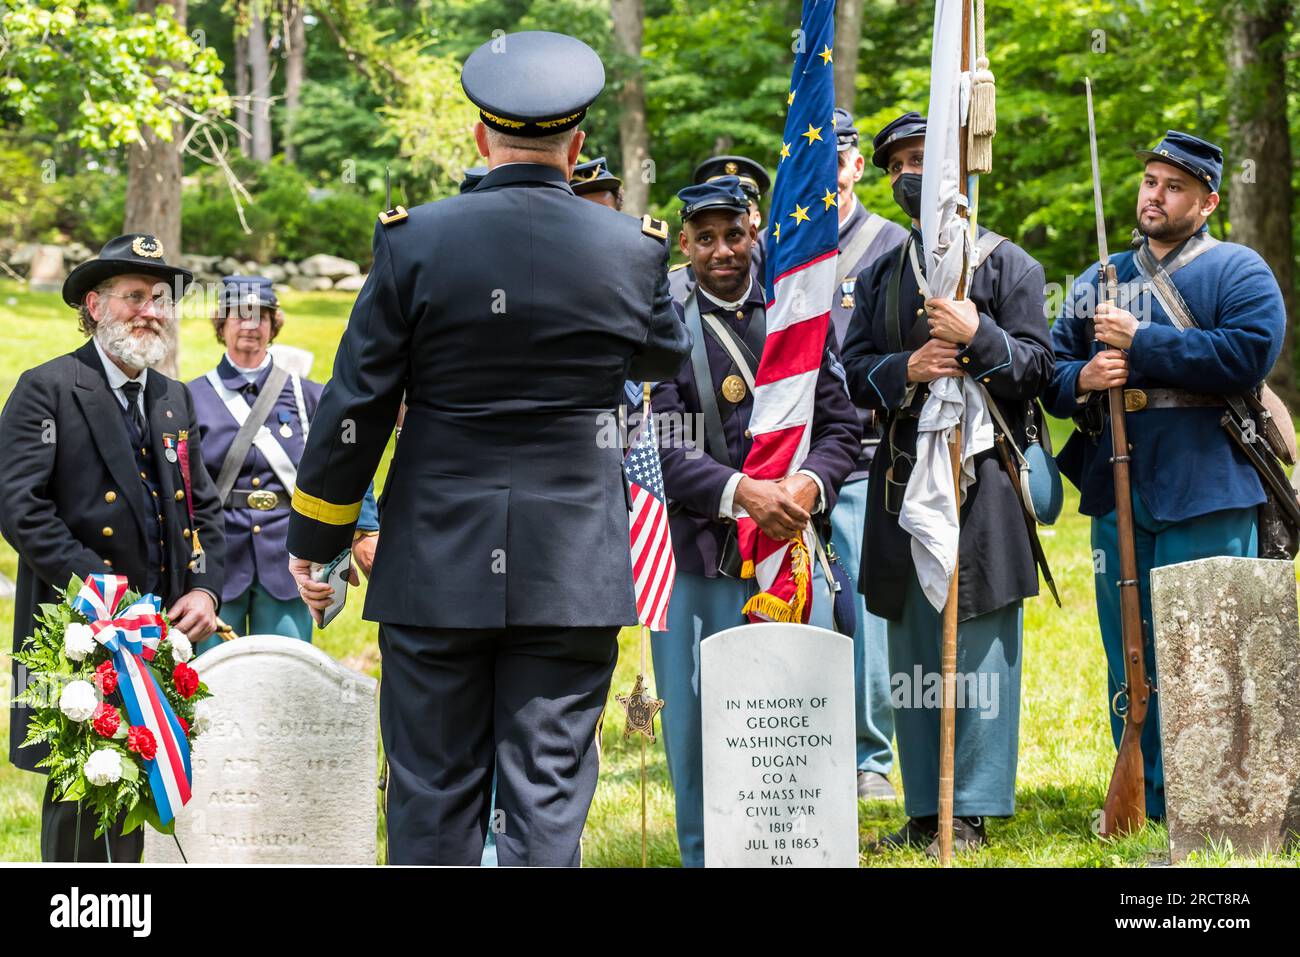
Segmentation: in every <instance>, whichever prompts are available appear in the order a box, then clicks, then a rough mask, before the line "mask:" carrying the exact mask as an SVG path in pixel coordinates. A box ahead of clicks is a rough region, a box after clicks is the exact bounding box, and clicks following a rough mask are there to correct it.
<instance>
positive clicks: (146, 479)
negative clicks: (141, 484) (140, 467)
mask: <svg viewBox="0 0 1300 957" xmlns="http://www.w3.org/2000/svg"><path fill="white" fill-rule="evenodd" d="M140 478H142V479H144V480H145V481H146V482H147V481H148V480H149V476H147V475H145V474H144V473H143V472H141V473H140Z"/></svg>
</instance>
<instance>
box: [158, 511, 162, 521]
mask: <svg viewBox="0 0 1300 957" xmlns="http://www.w3.org/2000/svg"><path fill="white" fill-rule="evenodd" d="M162 520H163V517H162V512H159V513H158V521H160V522H161V521H162Z"/></svg>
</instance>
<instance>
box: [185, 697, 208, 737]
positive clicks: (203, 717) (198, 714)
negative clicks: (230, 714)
mask: <svg viewBox="0 0 1300 957" xmlns="http://www.w3.org/2000/svg"><path fill="white" fill-rule="evenodd" d="M210 727H212V715H211V713H210V712H209V710H208V703H207V702H206V701H200V702H198V703H197V704H196V705H194V724H193V725H192V726H191V727H190V731H191V732H192V733H194V734H202V733H203V732H205V731H207V730H208V728H210Z"/></svg>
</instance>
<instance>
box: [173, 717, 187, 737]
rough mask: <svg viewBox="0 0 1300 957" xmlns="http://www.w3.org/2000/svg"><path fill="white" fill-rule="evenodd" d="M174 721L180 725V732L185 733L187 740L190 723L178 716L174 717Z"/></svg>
mask: <svg viewBox="0 0 1300 957" xmlns="http://www.w3.org/2000/svg"><path fill="white" fill-rule="evenodd" d="M176 720H177V721H179V722H180V723H181V730H182V731H184V732H185V737H187V738H188V737H189V736H190V723H189V722H188V721H186V720H185V719H184V718H182V717H181V716H180V715H177V716H176Z"/></svg>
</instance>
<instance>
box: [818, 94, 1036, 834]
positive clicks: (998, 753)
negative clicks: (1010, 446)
mask: <svg viewBox="0 0 1300 957" xmlns="http://www.w3.org/2000/svg"><path fill="white" fill-rule="evenodd" d="M873 147H874V150H873V154H872V163H873V164H875V166H876V167H878V168H879V169H882V170H884V171H886V172H887V173H888V175H889V177H890V179H891V181H892V182H893V186H894V190H893V191H894V197H895V199H896V201H897V202H898V204H899V206H900V207H901V208H902V209H903V211H904V212H905V213H906V214H907V215H908V216H909V217H911V219H912V221H913V224H914V225H913V230H912V232H911V234H910V235H909V237H908V239H907V241H906V242H904V243H903V244H901V245H900V246H899V247H898V248H897V249H894V250H891V251H890V252H888V253H886V254H885V255H884V256H881V257H880V258H879V259H877V260H876V261H875V263H874V264H873V265H871V266H870V267H869V268H868V269H867V270H866V271H864V272H863V273H862V274H861V275H859V276H858V278H857V282H856V284H855V287H854V299H855V300H856V302H855V305H854V311H853V318H852V319H851V320H850V322H849V329H848V334H847V336H846V337H845V342H844V369H845V372H846V373H847V374H848V381H849V390H850V392H851V393H852V395H853V401H854V402H856V403H858V405H860V406H865V407H867V408H871V409H875V410H876V411H877V412H879V413H880V414H881V416H882V417H883V421H884V438H883V440H882V442H881V445H880V447H879V448H878V449H877V451H876V455H875V458H874V459H873V460H872V463H871V480H870V488H869V489H868V501H867V519H866V534H865V539H864V543H863V553H862V570H861V574H860V577H859V589H860V590H861V591H862V592H863V594H864V595H865V596H866V602H867V609H868V611H870V612H871V613H872V614H875V615H879V616H880V617H881V618H884V619H886V620H887V622H888V625H887V629H888V640H889V671H890V674H891V675H894V676H903V677H904V678H905V679H906V684H904V685H901V686H899V687H898V688H894V687H891V693H893V694H894V696H895V698H894V702H893V703H894V705H895V707H894V731H895V735H896V737H897V740H898V758H899V764H900V766H901V769H902V776H903V792H904V806H905V809H906V811H907V816H908V821H907V824H906V825H905V826H904V827H903V828H902V829H901V830H900V831H898V832H897V833H896V834H893V835H890V836H889V837H887V838H886V839H885V840H884V842H882V843H884V844H885V845H886V846H892V845H901V844H920V845H922V846H926V845H929V849H930V850H931V851H932V852H933V853H937V850H938V847H937V841H935V837H936V834H937V822H938V798H939V786H938V773H939V709H938V707H935V706H931V705H930V704H929V701H930V696H929V695H927V694H924V693H923V691H924V688H923V687H915V686H914V679H913V677H912V676H913V675H916V674H919V675H921V676H922V682H923V683H924V682H926V681H928V680H930V678H929V677H928V676H933V679H934V680H937V679H938V676H939V674H940V673H941V665H940V658H939V653H940V644H941V636H942V630H943V628H942V618H941V616H940V615H939V613H938V612H936V611H935V610H934V608H933V607H932V606H931V605H930V603H929V601H928V600H927V599H926V598H925V595H924V593H923V592H922V591H921V587H920V584H919V583H918V581H917V577H916V570H915V566H914V564H913V561H912V552H911V537H910V536H909V535H908V533H907V532H905V531H904V530H903V529H902V527H901V526H900V525H899V510H900V507H901V504H902V494H903V491H904V489H905V488H906V486H907V481H908V477H909V475H910V472H911V468H912V465H913V463H914V462H915V459H916V436H917V423H918V416H919V414H920V410H921V408H922V407H923V405H924V404H925V400H926V399H927V398H928V395H929V383H930V382H932V381H934V380H935V379H937V378H940V377H941V376H955V375H969V376H974V377H976V378H977V379H978V381H979V382H980V383H981V384H982V385H984V387H985V388H986V390H987V391H988V393H989V396H990V398H991V400H992V401H993V402H995V403H997V406H998V408H999V410H1000V411H1001V414H1002V417H1003V419H1004V420H1006V422H1007V423H1008V427H1009V429H1010V431H1011V435H1010V439H1011V440H1012V441H1014V442H1015V443H1016V445H1017V446H1018V447H1020V448H1024V447H1025V444H1026V442H1027V425H1028V422H1027V418H1028V415H1029V413H1030V405H1029V403H1030V401H1031V400H1033V399H1034V398H1036V397H1037V396H1038V395H1039V394H1040V393H1041V392H1042V390H1043V389H1045V388H1046V386H1047V384H1048V382H1050V380H1051V375H1052V363H1053V359H1052V349H1051V346H1050V345H1049V343H1048V329H1047V319H1046V318H1045V316H1044V313H1043V296H1044V290H1043V267H1042V266H1040V265H1039V264H1038V263H1037V262H1035V261H1034V259H1033V258H1032V257H1031V256H1030V255H1029V254H1028V253H1026V252H1025V251H1024V250H1022V249H1020V248H1019V247H1018V246H1016V245H1015V244H1014V243H1012V242H1011V241H1009V240H1003V239H1002V238H1001V237H997V236H996V234H994V233H991V232H989V231H988V230H984V229H981V231H980V235H979V237H978V242H977V246H978V248H979V250H980V251H981V254H987V255H986V256H985V258H983V260H982V262H981V264H980V265H979V266H978V268H977V269H976V270H975V274H974V277H973V278H972V280H971V286H970V295H969V297H968V299H967V300H966V301H964V302H955V301H953V300H943V299H929V300H927V299H926V298H925V297H924V296H923V295H922V293H921V291H920V290H921V280H922V278H923V277H922V276H921V275H920V274H919V273H918V269H919V266H918V265H917V264H918V263H919V262H920V257H919V255H918V257H917V259H915V260H913V259H912V257H911V256H910V254H909V247H911V246H912V245H915V246H917V247H920V245H921V233H920V226H919V220H920V214H921V207H920V201H921V174H922V170H923V169H924V160H925V118H924V117H923V116H921V115H920V114H918V113H907V114H905V115H903V116H901V117H899V118H898V119H896V120H894V121H893V122H892V123H890V124H889V125H888V126H886V127H885V128H884V129H883V130H881V131H880V133H879V134H877V136H876V138H875V140H874V142H873ZM1039 427H1040V428H1041V423H1040V424H1039ZM974 462H975V474H976V481H975V482H974V484H973V485H971V486H970V488H969V489H968V490H967V492H966V498H965V501H964V503H963V505H962V509H961V555H960V559H959V564H960V570H959V584H960V594H959V595H958V601H957V605H958V610H957V617H958V630H957V647H958V654H959V657H958V663H957V667H958V672H959V678H958V680H959V681H963V680H964V681H966V682H967V683H968V684H971V683H973V684H974V685H975V686H976V687H978V688H983V689H985V692H986V696H985V698H986V701H985V703H986V707H982V708H976V707H970V706H968V707H966V708H958V709H957V728H956V735H957V743H956V791H955V794H954V798H953V801H954V814H955V815H956V818H957V819H956V821H955V822H954V827H953V833H954V846H955V847H956V848H957V849H958V850H965V849H972V848H975V847H978V846H979V845H981V844H983V842H984V840H985V827H984V818H985V817H1007V816H1010V815H1011V814H1012V813H1013V812H1014V810H1015V778H1016V758H1017V744H1018V741H1019V724H1020V661H1021V639H1022V626H1023V620H1022V613H1021V604H1022V601H1023V599H1025V598H1027V597H1029V596H1031V595H1036V594H1038V570H1037V567H1036V566H1035V564H1034V557H1033V553H1032V551H1031V546H1030V543H1029V537H1028V536H1027V535H1025V534H1024V533H1023V532H1022V531H1021V530H1022V529H1023V528H1024V517H1023V511H1022V508H1021V505H1020V501H1019V499H1018V498H1017V497H1016V492H1015V489H1014V488H1013V487H1012V485H1011V482H1010V480H1009V479H1008V477H1007V475H1006V473H1005V472H1004V471H1003V469H1002V465H1001V463H1000V461H999V459H998V456H997V452H996V451H994V450H991V449H990V450H988V451H986V452H983V453H981V454H980V455H979V456H977V457H976V458H975V460H974ZM963 675H966V676H969V677H966V678H963V677H962V676H963ZM894 680H895V681H897V680H898V678H897V677H895V679H894Z"/></svg>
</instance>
